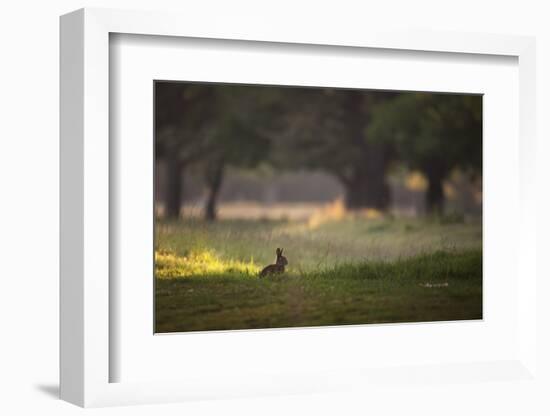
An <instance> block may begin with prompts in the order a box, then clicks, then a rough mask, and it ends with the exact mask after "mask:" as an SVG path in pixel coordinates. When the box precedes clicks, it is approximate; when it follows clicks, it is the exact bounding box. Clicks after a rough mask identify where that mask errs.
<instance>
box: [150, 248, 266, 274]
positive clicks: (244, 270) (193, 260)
mask: <svg viewBox="0 0 550 416" xmlns="http://www.w3.org/2000/svg"><path fill="white" fill-rule="evenodd" d="M259 271H260V269H259V267H258V266H256V265H255V264H254V261H253V260H252V259H251V260H250V262H248V263H246V262H242V261H237V260H223V259H221V258H220V257H218V256H217V255H216V254H215V253H214V252H213V251H212V250H204V251H199V252H190V253H189V254H188V255H186V256H178V255H177V254H175V253H173V252H170V251H155V275H156V277H157V278H161V279H163V278H164V279H170V278H176V277H189V276H213V275H214V276H216V275H217V276H219V275H233V274H234V275H238V276H243V275H249V276H257V275H258V272H259Z"/></svg>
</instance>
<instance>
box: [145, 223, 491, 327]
mask: <svg viewBox="0 0 550 416" xmlns="http://www.w3.org/2000/svg"><path fill="white" fill-rule="evenodd" d="M279 246H281V247H284V248H285V255H286V256H287V258H288V260H289V266H288V269H287V272H286V273H285V274H284V275H281V276H275V277H271V278H266V279H259V278H258V272H259V270H261V268H262V267H263V266H265V265H267V264H269V263H272V262H273V259H274V256H275V253H274V251H275V248H276V247H279ZM155 274H156V293H155V297H156V301H155V309H156V310H155V313H156V332H183V331H205V330H227V329H250V328H278V327H297V326H318V325H343V324H365V323H387V322H419V321H441V320H461V319H480V318H481V317H482V316H481V313H482V312H481V311H482V252H481V227H480V224H478V223H477V224H476V223H473V224H455V223H450V224H448V223H441V222H436V221H421V220H416V221H414V220H410V221H402V220H389V219H378V220H365V219H358V218H346V219H343V220H341V221H337V222H328V223H324V224H321V225H318V226H316V227H310V226H308V225H307V224H306V223H297V222H284V221H283V222H270V221H264V222H261V221H256V222H252V221H223V222H219V223H212V224H209V223H203V222H193V221H182V222H172V223H158V224H157V229H156V253H155Z"/></svg>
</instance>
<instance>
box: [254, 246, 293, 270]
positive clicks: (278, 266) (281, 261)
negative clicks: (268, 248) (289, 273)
mask: <svg viewBox="0 0 550 416" xmlns="http://www.w3.org/2000/svg"><path fill="white" fill-rule="evenodd" d="M275 253H277V260H276V262H275V264H270V265H269V266H266V267H264V269H263V270H262V271H261V272H260V277H265V276H267V275H270V274H281V273H284V272H285V266H286V265H287V264H288V260H287V259H286V257H285V256H283V249H282V248H277V250H275Z"/></svg>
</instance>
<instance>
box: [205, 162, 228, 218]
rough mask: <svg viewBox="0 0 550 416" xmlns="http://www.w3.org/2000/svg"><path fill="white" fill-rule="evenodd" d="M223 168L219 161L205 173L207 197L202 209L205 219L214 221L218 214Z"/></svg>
mask: <svg viewBox="0 0 550 416" xmlns="http://www.w3.org/2000/svg"><path fill="white" fill-rule="evenodd" d="M224 168H225V164H224V162H223V161H221V162H219V163H217V164H216V165H215V166H214V167H213V169H212V171H210V172H209V173H208V174H207V178H206V182H207V186H208V197H207V200H206V207H205V211H204V217H205V219H206V220H207V221H215V220H216V218H217V216H218V212H217V205H218V196H219V193H220V189H221V187H222V182H223V174H224Z"/></svg>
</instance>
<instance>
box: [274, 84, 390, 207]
mask: <svg viewBox="0 0 550 416" xmlns="http://www.w3.org/2000/svg"><path fill="white" fill-rule="evenodd" d="M285 95H286V97H285V98H286V99H285V102H287V105H286V110H285V114H286V119H287V124H288V129H287V132H286V134H284V135H282V137H283V138H284V140H282V142H283V144H282V146H279V147H280V148H282V151H280V153H281V154H282V155H281V156H279V159H280V160H282V161H283V163H282V164H283V165H285V164H286V165H290V166H293V167H310V168H314V169H322V170H326V171H328V172H330V173H332V174H333V175H335V176H336V177H337V178H338V179H339V180H340V182H341V183H342V184H343V186H344V187H345V189H346V206H347V208H349V209H358V208H365V207H372V208H377V209H381V210H385V209H387V207H388V206H389V203H390V192H389V186H388V184H387V182H386V176H387V171H388V167H389V166H390V162H391V160H392V148H391V146H390V145H389V143H386V142H379V141H375V140H371V139H370V137H369V135H368V130H367V127H368V125H369V123H370V120H371V113H372V110H373V108H375V107H376V106H378V105H380V103H383V102H384V101H386V100H388V99H390V98H391V97H393V96H394V95H395V94H394V93H390V92H376V91H362V90H344V89H307V90H304V89H296V90H287V94H285Z"/></svg>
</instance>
